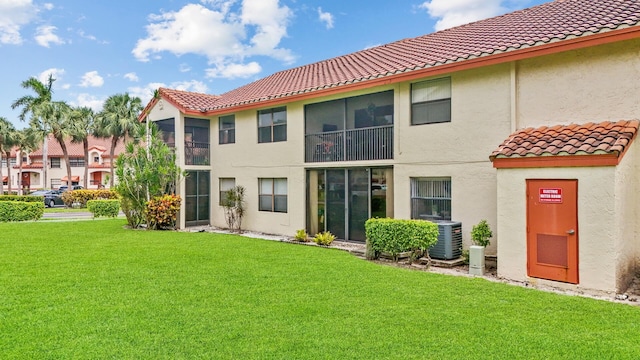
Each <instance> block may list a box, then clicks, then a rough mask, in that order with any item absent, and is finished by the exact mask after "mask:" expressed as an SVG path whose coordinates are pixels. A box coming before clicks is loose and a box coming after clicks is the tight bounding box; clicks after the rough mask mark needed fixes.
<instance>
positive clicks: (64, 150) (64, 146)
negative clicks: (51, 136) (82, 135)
mask: <svg viewBox="0 0 640 360" xmlns="http://www.w3.org/2000/svg"><path fill="white" fill-rule="evenodd" d="M56 140H58V143H59V144H60V147H61V148H62V155H63V156H64V163H65V165H66V166H67V190H73V181H72V180H71V164H70V163H69V152H68V151H67V144H65V143H64V139H60V138H56Z"/></svg>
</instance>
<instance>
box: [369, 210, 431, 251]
mask: <svg viewBox="0 0 640 360" xmlns="http://www.w3.org/2000/svg"><path fill="white" fill-rule="evenodd" d="M364 228H365V233H366V236H367V257H368V258H373V259H375V258H378V256H380V253H382V252H386V253H389V254H390V255H391V256H393V258H394V259H397V257H398V254H400V253H402V252H406V251H411V252H414V253H415V252H417V251H418V250H420V251H422V252H425V251H427V249H429V248H430V247H431V246H433V245H435V244H436V242H438V233H439V232H438V225H437V224H434V223H432V222H430V221H425V220H402V219H389V218H385V219H378V218H374V219H369V220H367V222H366V223H365V225H364Z"/></svg>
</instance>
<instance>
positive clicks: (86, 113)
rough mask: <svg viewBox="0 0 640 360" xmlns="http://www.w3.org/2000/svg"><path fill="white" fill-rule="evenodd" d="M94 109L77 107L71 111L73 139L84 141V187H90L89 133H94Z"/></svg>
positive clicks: (74, 140)
mask: <svg viewBox="0 0 640 360" xmlns="http://www.w3.org/2000/svg"><path fill="white" fill-rule="evenodd" d="M94 116H95V114H94V113H93V110H92V109H91V108H89V107H77V108H74V109H73V110H72V112H71V124H70V125H71V127H72V128H71V141H72V142H74V143H80V142H81V143H82V149H83V151H84V184H83V186H84V188H85V189H88V188H89V187H88V186H87V185H88V183H87V179H88V178H89V135H92V134H93V133H94V122H93V120H94Z"/></svg>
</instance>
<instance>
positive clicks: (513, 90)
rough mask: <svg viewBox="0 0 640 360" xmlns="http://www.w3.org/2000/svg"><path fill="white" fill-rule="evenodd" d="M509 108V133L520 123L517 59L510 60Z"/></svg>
mask: <svg viewBox="0 0 640 360" xmlns="http://www.w3.org/2000/svg"><path fill="white" fill-rule="evenodd" d="M510 75H511V79H510V85H511V86H510V87H509V88H510V95H511V99H510V105H511V106H510V108H511V114H510V117H511V119H510V120H511V133H513V132H515V131H516V130H518V127H519V125H520V124H518V63H517V61H512V62H511V71H510Z"/></svg>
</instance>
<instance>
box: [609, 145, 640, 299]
mask: <svg viewBox="0 0 640 360" xmlns="http://www.w3.org/2000/svg"><path fill="white" fill-rule="evenodd" d="M639 151H640V145H638V142H637V141H635V142H633V143H632V145H631V147H630V148H629V150H628V151H627V153H626V154H625V156H624V158H623V159H622V161H621V163H620V164H619V165H618V167H617V168H616V175H615V176H616V179H615V184H616V185H615V186H616V190H615V199H616V204H615V212H616V216H615V223H614V224H613V226H614V228H615V231H616V234H615V237H614V238H613V239H612V240H614V241H615V252H616V258H617V259H618V261H617V264H616V266H615V269H616V284H617V290H618V292H623V291H625V290H626V289H627V287H628V286H629V284H630V283H631V281H632V280H633V277H634V275H635V274H636V272H637V271H638V270H640V268H638V266H639V265H640V196H639V195H638V194H639V192H640V164H638V161H639V160H640V158H639V157H638V152H639ZM603 226H606V225H605V224H603Z"/></svg>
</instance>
